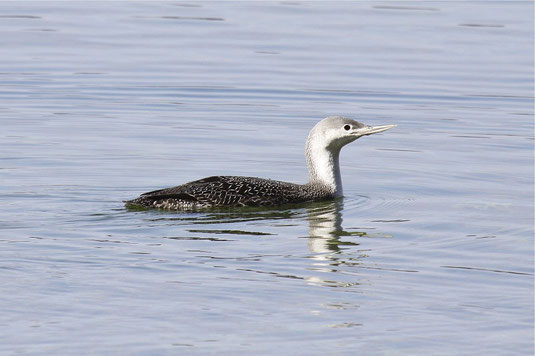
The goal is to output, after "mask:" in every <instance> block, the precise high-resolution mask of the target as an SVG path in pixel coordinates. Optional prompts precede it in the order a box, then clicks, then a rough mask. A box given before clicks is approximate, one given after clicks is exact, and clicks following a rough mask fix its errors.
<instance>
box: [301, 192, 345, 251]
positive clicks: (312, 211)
mask: <svg viewBox="0 0 535 356" xmlns="http://www.w3.org/2000/svg"><path fill="white" fill-rule="evenodd" d="M343 204H344V203H343V201H342V199H337V200H334V201H329V202H324V203H323V204H321V205H318V206H311V207H308V208H307V212H308V224H309V227H308V231H309V239H308V248H309V249H310V252H313V253H318V254H327V253H330V252H338V251H339V250H340V247H339V241H340V240H339V237H340V235H341V234H342V232H343V229H342V213H341V211H342V209H343Z"/></svg>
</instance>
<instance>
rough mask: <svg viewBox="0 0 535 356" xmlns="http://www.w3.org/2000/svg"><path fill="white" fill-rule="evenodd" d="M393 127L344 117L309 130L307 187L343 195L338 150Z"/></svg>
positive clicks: (333, 117) (325, 120)
mask: <svg viewBox="0 0 535 356" xmlns="http://www.w3.org/2000/svg"><path fill="white" fill-rule="evenodd" d="M394 126H396V125H383V126H368V125H364V124H362V123H360V122H358V121H355V120H351V119H348V118H345V117H339V116H331V117H327V118H325V119H323V120H321V121H320V122H318V123H317V124H316V126H314V127H313V128H312V130H310V134H309V135H308V139H307V143H306V151H305V154H306V159H307V165H308V171H309V173H310V183H313V184H316V185H318V184H319V185H321V186H324V187H326V188H327V189H328V190H329V191H331V192H333V193H334V194H335V195H337V196H340V195H342V178H341V176H340V165H339V163H338V157H339V154H340V149H341V148H342V147H344V146H345V145H347V144H348V143H350V142H353V141H355V140H356V139H357V138H359V137H362V136H367V135H371V134H374V133H379V132H383V131H386V130H388V129H391V128H392V127H394Z"/></svg>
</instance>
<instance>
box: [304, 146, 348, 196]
mask: <svg viewBox="0 0 535 356" xmlns="http://www.w3.org/2000/svg"><path fill="white" fill-rule="evenodd" d="M340 148H341V147H340ZM340 148H337V147H333V148H327V147H325V144H322V143H321V142H317V137H314V136H311V137H309V138H308V140H307V144H306V150H305V155H306V159H307V165H308V172H309V174H310V183H312V184H318V183H319V184H322V185H324V186H326V187H327V188H329V189H330V190H331V191H332V192H333V193H334V195H335V196H342V194H343V190H342V177H341V176H340V163H339V157H340Z"/></svg>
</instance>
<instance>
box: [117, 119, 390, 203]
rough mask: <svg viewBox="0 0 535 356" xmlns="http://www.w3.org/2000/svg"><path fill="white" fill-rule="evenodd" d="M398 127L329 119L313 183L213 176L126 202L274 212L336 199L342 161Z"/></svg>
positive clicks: (317, 141) (312, 154)
mask: <svg viewBox="0 0 535 356" xmlns="http://www.w3.org/2000/svg"><path fill="white" fill-rule="evenodd" d="M395 126H396V125H382V126H368V125H365V124H362V123H360V122H358V121H355V120H353V119H350V118H346V117H341V116H329V117H326V118H325V119H323V120H321V121H319V122H318V123H317V124H316V125H315V126H314V127H313V128H312V130H310V133H309V135H308V138H307V140H306V145H305V156H306V162H307V166H308V172H309V177H310V179H309V182H308V183H306V184H296V183H289V182H282V181H278V180H272V179H264V178H256V177H242V176H211V177H207V178H203V179H199V180H195V181H192V182H188V183H185V184H182V185H179V186H176V187H172V188H166V189H159V190H154V191H151V192H147V193H144V194H141V195H140V196H139V197H138V198H136V199H133V200H127V201H125V206H126V207H127V208H137V209H140V208H141V209H146V208H157V209H165V210H183V211H184V210H186V211H187V210H199V209H205V208H218V207H245V206H251V207H274V206H279V205H284V204H293V203H305V202H312V201H321V200H330V199H335V198H337V197H341V196H342V195H343V189H342V178H341V175H340V163H339V156H340V150H341V149H342V147H344V146H345V145H347V144H348V143H351V142H353V141H355V140H356V139H358V138H360V137H363V136H368V135H372V134H376V133H379V132H383V131H386V130H389V129H391V128H393V127H395Z"/></svg>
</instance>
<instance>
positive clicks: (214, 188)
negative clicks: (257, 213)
mask: <svg viewBox="0 0 535 356" xmlns="http://www.w3.org/2000/svg"><path fill="white" fill-rule="evenodd" d="M333 197H334V192H333V191H330V190H329V189H328V188H327V187H323V186H321V185H316V186H312V185H311V184H310V183H309V184H303V185H301V184H293V183H287V182H281V181H277V180H271V179H262V178H255V177H238V176H213V177H208V178H204V179H200V180H196V181H193V182H189V183H186V184H182V185H179V186H176V187H172V188H167V189H160V190H155V191H153V192H148V193H145V194H142V195H141V196H140V197H139V198H137V199H134V200H129V201H127V202H126V205H127V206H129V207H136V206H141V207H145V208H159V209H170V210H195V209H202V208H212V207H218V206H275V205H282V204H286V203H302V202H307V201H317V200H323V199H330V198H333Z"/></svg>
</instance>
